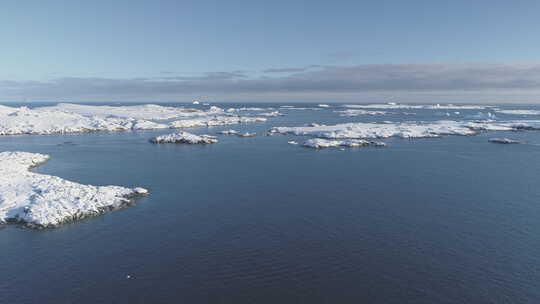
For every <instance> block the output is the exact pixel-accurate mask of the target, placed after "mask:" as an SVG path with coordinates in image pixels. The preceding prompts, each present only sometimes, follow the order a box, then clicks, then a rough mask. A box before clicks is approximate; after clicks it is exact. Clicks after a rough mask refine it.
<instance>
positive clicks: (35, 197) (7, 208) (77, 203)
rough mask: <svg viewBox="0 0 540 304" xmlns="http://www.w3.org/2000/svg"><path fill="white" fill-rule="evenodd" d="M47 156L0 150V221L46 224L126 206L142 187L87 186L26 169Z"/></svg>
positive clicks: (141, 192) (33, 224)
mask: <svg viewBox="0 0 540 304" xmlns="http://www.w3.org/2000/svg"><path fill="white" fill-rule="evenodd" d="M48 159H49V156H48V155H44V154H37V153H26V152H2V153H0V223H20V224H24V225H26V226H29V227H33V228H47V227H54V226H58V225H60V224H62V223H66V222H70V221H74V220H77V219H81V218H84V217H89V216H95V215H100V214H103V213H105V212H107V211H109V210H113V209H117V208H121V207H124V206H127V205H129V204H131V203H132V202H133V198H134V197H136V196H140V195H144V194H147V193H148V190H146V189H143V188H134V189H130V188H124V187H119V186H91V185H82V184H78V183H75V182H70V181H67V180H64V179H62V178H59V177H56V176H50V175H45V174H38V173H34V172H30V171H28V169H30V168H32V167H35V166H38V165H40V164H42V163H44V162H46V161H47V160H48Z"/></svg>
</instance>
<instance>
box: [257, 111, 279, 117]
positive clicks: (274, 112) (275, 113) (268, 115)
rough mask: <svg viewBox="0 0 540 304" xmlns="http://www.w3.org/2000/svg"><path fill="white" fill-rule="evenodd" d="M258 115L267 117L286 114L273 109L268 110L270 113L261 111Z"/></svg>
mask: <svg viewBox="0 0 540 304" xmlns="http://www.w3.org/2000/svg"><path fill="white" fill-rule="evenodd" d="M257 115H259V116H267V117H276V116H283V115H285V114H283V113H280V112H279V111H273V112H268V113H259V114H257Z"/></svg>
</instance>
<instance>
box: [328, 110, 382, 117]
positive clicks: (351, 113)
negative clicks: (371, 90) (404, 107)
mask: <svg viewBox="0 0 540 304" xmlns="http://www.w3.org/2000/svg"><path fill="white" fill-rule="evenodd" d="M334 112H335V113H339V115H340V116H345V117H354V116H363V115H386V114H388V112H386V111H369V110H343V111H334Z"/></svg>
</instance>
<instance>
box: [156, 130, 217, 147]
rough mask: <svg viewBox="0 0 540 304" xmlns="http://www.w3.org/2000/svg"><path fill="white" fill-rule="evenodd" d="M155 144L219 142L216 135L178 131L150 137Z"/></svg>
mask: <svg viewBox="0 0 540 304" xmlns="http://www.w3.org/2000/svg"><path fill="white" fill-rule="evenodd" d="M150 142H152V143H155V144H164V143H182V144H215V143H217V142H218V140H217V138H216V137H215V136H210V135H195V134H191V133H188V132H178V133H172V134H167V135H161V136H156V137H154V138H152V139H150Z"/></svg>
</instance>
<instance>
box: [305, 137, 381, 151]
mask: <svg viewBox="0 0 540 304" xmlns="http://www.w3.org/2000/svg"><path fill="white" fill-rule="evenodd" d="M303 146H304V147H308V148H314V149H322V148H330V147H364V146H376V147H384V146H386V144H385V143H383V142H377V141H367V140H363V139H347V140H328V139H322V138H312V139H308V140H307V141H305V142H304V144H303Z"/></svg>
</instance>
